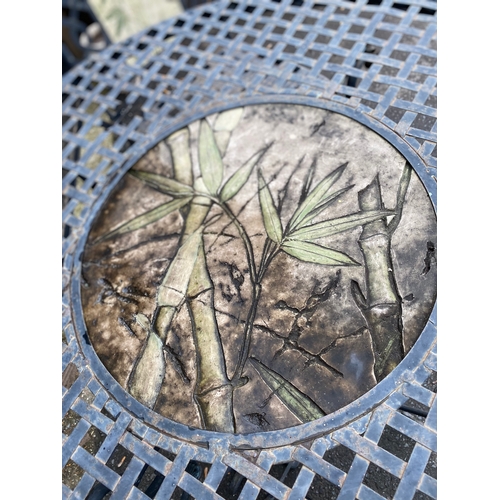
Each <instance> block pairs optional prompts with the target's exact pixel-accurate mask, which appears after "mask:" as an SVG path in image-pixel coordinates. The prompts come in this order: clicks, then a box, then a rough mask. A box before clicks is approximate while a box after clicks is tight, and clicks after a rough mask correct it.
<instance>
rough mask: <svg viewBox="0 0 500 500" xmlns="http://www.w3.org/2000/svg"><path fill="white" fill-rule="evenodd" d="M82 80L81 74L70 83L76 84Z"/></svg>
mask: <svg viewBox="0 0 500 500" xmlns="http://www.w3.org/2000/svg"><path fill="white" fill-rule="evenodd" d="M81 81H82V77H81V76H77V77H76V78H75V79H74V80H73V81H72V82H71V85H78V84H79V83H80V82H81Z"/></svg>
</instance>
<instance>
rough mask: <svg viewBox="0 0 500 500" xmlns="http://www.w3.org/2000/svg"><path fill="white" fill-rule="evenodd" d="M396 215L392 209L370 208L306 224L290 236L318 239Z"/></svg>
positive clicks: (302, 238)
mask: <svg viewBox="0 0 500 500" xmlns="http://www.w3.org/2000/svg"><path fill="white" fill-rule="evenodd" d="M390 215H394V212H392V211H390V210H369V211H366V212H357V213H355V214H351V215H346V216H345V217H339V218H337V219H330V220H326V221H323V222H318V223H317V224H312V225H310V226H305V227H302V228H300V229H297V230H296V231H294V232H292V233H290V234H289V236H288V237H289V238H293V239H294V240H300V241H306V240H316V239H318V238H325V237H327V236H333V235H334V234H338V233H342V232H344V231H348V230H349V229H354V228H355V227H357V226H362V225H363V224H368V223H369V222H373V221H375V220H377V219H381V218H382V217H387V216H390Z"/></svg>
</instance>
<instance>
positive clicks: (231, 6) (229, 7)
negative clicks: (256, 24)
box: [227, 2, 238, 10]
mask: <svg viewBox="0 0 500 500" xmlns="http://www.w3.org/2000/svg"><path fill="white" fill-rule="evenodd" d="M236 7H238V4H237V3H236V2H231V3H230V4H229V6H228V7H227V8H228V9H230V10H234V9H236Z"/></svg>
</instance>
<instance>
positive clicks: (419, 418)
mask: <svg viewBox="0 0 500 500" xmlns="http://www.w3.org/2000/svg"><path fill="white" fill-rule="evenodd" d="M429 409H430V408H429V407H428V406H426V405H424V404H422V403H420V402H419V401H416V400H415V399H412V398H409V399H407V400H406V401H405V402H404V403H403V404H402V405H401V406H400V408H399V409H398V411H399V412H400V413H403V414H404V415H405V416H406V417H408V418H411V419H412V420H415V421H416V422H419V423H421V424H423V423H424V422H425V419H426V417H427V414H428V413H429Z"/></svg>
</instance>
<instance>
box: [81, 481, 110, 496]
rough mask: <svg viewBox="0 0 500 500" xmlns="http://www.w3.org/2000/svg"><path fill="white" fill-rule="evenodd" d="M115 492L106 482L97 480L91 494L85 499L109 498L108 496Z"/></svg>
mask: <svg viewBox="0 0 500 500" xmlns="http://www.w3.org/2000/svg"><path fill="white" fill-rule="evenodd" d="M112 494H113V492H112V491H111V490H110V489H109V488H108V487H107V486H104V484H102V483H100V482H99V481H96V482H95V483H94V486H92V488H91V490H90V491H89V494H88V495H87V496H86V497H85V500H87V499H88V500H94V499H95V500H97V499H99V500H108V498H109V497H110V496H111V495H112Z"/></svg>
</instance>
